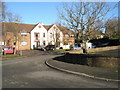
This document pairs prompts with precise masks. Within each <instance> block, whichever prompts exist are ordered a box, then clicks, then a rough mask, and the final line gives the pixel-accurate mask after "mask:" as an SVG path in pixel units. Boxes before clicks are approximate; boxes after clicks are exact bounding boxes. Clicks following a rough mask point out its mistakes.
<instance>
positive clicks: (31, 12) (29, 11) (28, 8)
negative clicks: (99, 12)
mask: <svg viewBox="0 0 120 90" xmlns="http://www.w3.org/2000/svg"><path fill="white" fill-rule="evenodd" d="M109 4H110V5H114V4H115V3H109ZM6 5H7V8H8V11H10V12H12V13H16V14H18V15H20V16H21V17H22V23H25V24H37V23H43V24H45V25H51V24H54V23H56V22H59V18H58V13H57V7H59V6H61V2H6ZM112 13H114V14H115V15H117V14H118V10H117V9H116V10H114V12H112ZM112 13H109V15H111V14H112Z"/></svg>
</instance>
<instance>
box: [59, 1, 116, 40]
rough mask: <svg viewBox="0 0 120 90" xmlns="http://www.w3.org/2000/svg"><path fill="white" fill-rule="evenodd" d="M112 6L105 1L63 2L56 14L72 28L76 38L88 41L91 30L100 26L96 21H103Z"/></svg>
mask: <svg viewBox="0 0 120 90" xmlns="http://www.w3.org/2000/svg"><path fill="white" fill-rule="evenodd" d="M114 8H115V6H114V7H110V6H109V5H108V4H107V3H106V2H79V3H69V4H66V3H64V4H63V5H62V7H60V9H58V14H59V17H60V19H61V21H62V22H64V23H63V24H64V25H67V26H68V27H69V28H70V29H72V30H74V32H75V37H76V39H78V40H84V41H88V40H90V39H91V37H90V36H91V35H90V34H91V32H94V31H95V30H98V28H100V25H99V27H98V25H97V23H98V22H103V20H105V16H106V15H107V13H108V12H109V11H111V10H112V9H114ZM101 25H102V24H101Z"/></svg>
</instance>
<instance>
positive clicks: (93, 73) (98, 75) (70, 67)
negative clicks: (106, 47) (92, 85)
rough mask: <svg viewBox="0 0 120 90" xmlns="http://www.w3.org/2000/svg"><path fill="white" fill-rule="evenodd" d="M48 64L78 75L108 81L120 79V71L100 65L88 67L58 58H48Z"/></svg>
mask: <svg viewBox="0 0 120 90" xmlns="http://www.w3.org/2000/svg"><path fill="white" fill-rule="evenodd" d="M46 64H47V65H48V66H50V67H52V68H54V69H57V70H61V71H65V72H68V73H73V74H77V75H82V76H86V77H90V78H94V79H100V80H106V81H115V82H118V81H120V80H119V79H118V71H115V70H110V69H104V68H98V67H88V66H84V65H77V64H70V63H66V62H62V61H58V60H53V59H51V60H48V61H46Z"/></svg>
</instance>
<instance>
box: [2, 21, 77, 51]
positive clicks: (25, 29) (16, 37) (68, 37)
mask: <svg viewBox="0 0 120 90" xmlns="http://www.w3.org/2000/svg"><path fill="white" fill-rule="evenodd" d="M2 27H4V28H3V33H4V32H6V33H4V34H3V35H5V37H4V39H2V40H1V42H3V41H5V45H6V46H14V47H15V46H16V49H17V50H30V49H33V47H38V46H39V45H40V46H46V45H48V44H53V45H54V44H55V41H56V40H59V47H63V46H64V45H66V44H67V45H72V46H74V42H75V40H74V32H73V31H70V30H69V29H68V28H66V27H62V26H57V25H55V24H53V25H43V24H41V23H38V24H36V25H34V24H18V23H2ZM56 32H58V33H59V38H57V37H56V36H55V35H56Z"/></svg>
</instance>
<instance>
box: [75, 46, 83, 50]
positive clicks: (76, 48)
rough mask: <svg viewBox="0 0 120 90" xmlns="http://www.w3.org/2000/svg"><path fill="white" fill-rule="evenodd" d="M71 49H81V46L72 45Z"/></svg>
mask: <svg viewBox="0 0 120 90" xmlns="http://www.w3.org/2000/svg"><path fill="white" fill-rule="evenodd" d="M73 49H74V50H80V49H82V48H81V47H78V46H74V47H73Z"/></svg>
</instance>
